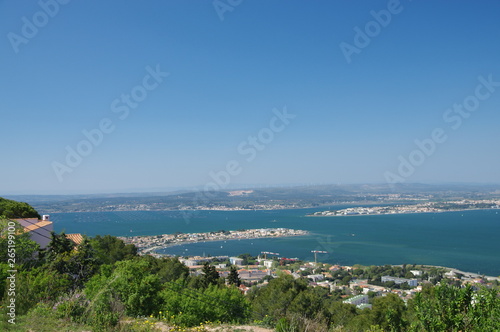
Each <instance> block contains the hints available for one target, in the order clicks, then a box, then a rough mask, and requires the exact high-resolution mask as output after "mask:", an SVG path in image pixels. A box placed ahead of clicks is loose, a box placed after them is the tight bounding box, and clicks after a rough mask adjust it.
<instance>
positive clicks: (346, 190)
mask: <svg viewBox="0 0 500 332" xmlns="http://www.w3.org/2000/svg"><path fill="white" fill-rule="evenodd" d="M5 197H6V198H9V199H14V200H17V201H23V202H27V203H29V204H31V205H32V206H34V207H35V208H36V209H37V210H38V211H43V213H57V212H96V211H130V210H146V211H148V210H185V209H187V210H191V209H219V210H225V209H227V210H238V209H285V208H308V207H318V206H328V205H338V204H348V203H356V204H374V203H376V204H380V203H381V202H382V203H398V202H404V203H405V204H409V203H411V202H422V201H441V200H451V199H460V198H465V199H489V198H499V197H500V185H481V184H478V185H473V184H447V185H429V184H398V185H395V186H389V185H387V184H355V185H312V186H297V187H276V188H240V189H231V190H221V191H188V190H184V191H183V190H179V191H174V192H163V193H162V192H155V193H118V194H96V195H11V196H5Z"/></svg>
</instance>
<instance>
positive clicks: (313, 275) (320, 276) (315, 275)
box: [307, 274, 325, 282]
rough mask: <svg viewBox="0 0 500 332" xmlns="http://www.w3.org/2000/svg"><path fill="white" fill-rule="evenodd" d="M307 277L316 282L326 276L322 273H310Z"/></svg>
mask: <svg viewBox="0 0 500 332" xmlns="http://www.w3.org/2000/svg"><path fill="white" fill-rule="evenodd" d="M307 279H311V280H312V281H314V282H316V281H321V280H323V279H325V276H324V275H322V274H310V275H308V276H307Z"/></svg>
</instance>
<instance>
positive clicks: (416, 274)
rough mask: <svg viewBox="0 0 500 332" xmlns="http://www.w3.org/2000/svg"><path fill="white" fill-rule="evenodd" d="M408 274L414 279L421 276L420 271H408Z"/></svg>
mask: <svg viewBox="0 0 500 332" xmlns="http://www.w3.org/2000/svg"><path fill="white" fill-rule="evenodd" d="M410 272H411V273H412V274H413V275H414V276H415V277H420V276H421V275H422V271H420V270H410Z"/></svg>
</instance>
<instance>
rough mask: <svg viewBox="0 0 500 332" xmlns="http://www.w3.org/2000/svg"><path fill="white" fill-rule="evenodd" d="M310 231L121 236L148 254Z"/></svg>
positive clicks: (261, 229)
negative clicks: (180, 247) (160, 250)
mask: <svg viewBox="0 0 500 332" xmlns="http://www.w3.org/2000/svg"><path fill="white" fill-rule="evenodd" d="M309 234H310V232H309V231H305V230H296V229H290V228H282V227H280V228H257V229H245V230H234V231H217V232H203V233H178V234H177V233H176V234H160V235H143V236H121V237H118V238H119V239H121V240H123V241H124V242H125V243H126V244H134V245H135V246H136V247H137V248H138V251H139V252H142V253H148V252H152V251H156V250H159V249H164V248H170V247H173V246H179V245H185V244H193V243H203V242H216V241H234V240H253V239H266V238H285V237H294V236H305V235H309Z"/></svg>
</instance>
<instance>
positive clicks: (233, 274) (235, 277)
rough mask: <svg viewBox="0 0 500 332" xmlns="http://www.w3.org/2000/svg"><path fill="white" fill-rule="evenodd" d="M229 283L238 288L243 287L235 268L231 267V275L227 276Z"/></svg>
mask: <svg viewBox="0 0 500 332" xmlns="http://www.w3.org/2000/svg"><path fill="white" fill-rule="evenodd" d="M227 281H228V282H229V284H230V285H235V286H236V287H239V286H240V285H241V279H240V276H239V275H238V271H237V270H236V267H235V266H231V269H230V270H229V275H228V276H227Z"/></svg>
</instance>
